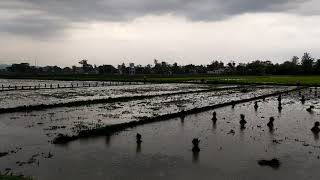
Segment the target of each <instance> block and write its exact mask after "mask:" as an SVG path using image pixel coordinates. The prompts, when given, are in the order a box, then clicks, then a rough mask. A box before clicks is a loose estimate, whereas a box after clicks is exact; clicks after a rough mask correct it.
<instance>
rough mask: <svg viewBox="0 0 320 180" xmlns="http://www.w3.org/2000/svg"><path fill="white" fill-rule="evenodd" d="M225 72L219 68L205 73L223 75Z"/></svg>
mask: <svg viewBox="0 0 320 180" xmlns="http://www.w3.org/2000/svg"><path fill="white" fill-rule="evenodd" d="M225 72H226V69H225V68H219V69H215V70H212V71H207V74H223V73H225Z"/></svg>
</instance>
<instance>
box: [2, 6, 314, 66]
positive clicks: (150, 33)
mask: <svg viewBox="0 0 320 180" xmlns="http://www.w3.org/2000/svg"><path fill="white" fill-rule="evenodd" d="M0 46H1V47H0V64H9V63H16V62H21V61H25V62H29V63H31V64H34V63H35V61H36V63H37V65H59V66H70V65H77V62H78V61H79V60H81V59H88V60H89V63H91V64H97V65H101V64H113V65H117V64H120V63H122V62H134V63H137V64H149V63H150V64H152V63H153V59H158V60H160V61H161V60H163V61H167V62H169V63H173V62H178V63H179V64H189V63H193V64H207V63H209V62H210V61H212V60H222V61H223V62H225V63H227V62H229V61H230V60H234V61H236V62H248V61H252V60H257V59H260V60H271V61H273V62H283V61H285V60H289V59H290V58H291V57H292V56H293V55H297V56H299V57H300V56H302V54H303V53H304V52H310V53H311V55H312V56H314V57H319V58H320V51H319V50H320V1H319V0H90V1H89V0H0Z"/></svg>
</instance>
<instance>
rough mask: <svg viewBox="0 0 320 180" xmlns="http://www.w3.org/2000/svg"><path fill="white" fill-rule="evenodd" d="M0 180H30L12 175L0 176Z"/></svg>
mask: <svg viewBox="0 0 320 180" xmlns="http://www.w3.org/2000/svg"><path fill="white" fill-rule="evenodd" d="M0 180H32V179H31V178H28V177H22V176H13V175H0Z"/></svg>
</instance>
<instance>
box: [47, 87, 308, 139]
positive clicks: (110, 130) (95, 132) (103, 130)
mask: <svg viewBox="0 0 320 180" xmlns="http://www.w3.org/2000/svg"><path fill="white" fill-rule="evenodd" d="M304 88H306V87H299V88H295V89H291V90H286V91H279V92H275V93H271V94H266V95H261V96H257V97H253V98H248V99H242V100H237V101H231V102H226V103H221V104H215V105H211V106H205V107H200V108H193V109H190V110H186V111H180V112H176V113H171V114H165V115H160V116H155V117H150V118H144V119H142V120H139V121H131V122H126V123H121V124H114V125H107V126H104V127H100V128H95V129H89V130H81V131H80V132H79V133H78V134H77V135H73V136H69V135H63V134H59V135H58V136H57V137H55V138H54V139H53V141H52V143H53V144H66V143H68V142H71V141H74V140H77V139H80V138H89V137H95V136H102V135H107V136H110V135H112V134H114V133H117V132H120V131H123V130H126V129H128V128H133V127H136V126H139V125H144V124H149V123H154V122H160V121H166V120H170V119H173V118H178V117H181V118H183V117H184V116H185V115H189V114H196V113H200V112H204V111H208V110H212V109H216V108H220V107H225V106H230V105H235V104H241V103H245V102H250V101H254V100H258V99H264V98H267V97H272V96H277V95H281V94H284V93H289V92H293V91H297V90H301V89H304Z"/></svg>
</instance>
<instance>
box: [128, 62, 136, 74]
mask: <svg viewBox="0 0 320 180" xmlns="http://www.w3.org/2000/svg"><path fill="white" fill-rule="evenodd" d="M135 74H136V68H135V67H134V63H130V66H129V75H130V76H132V75H135Z"/></svg>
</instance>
